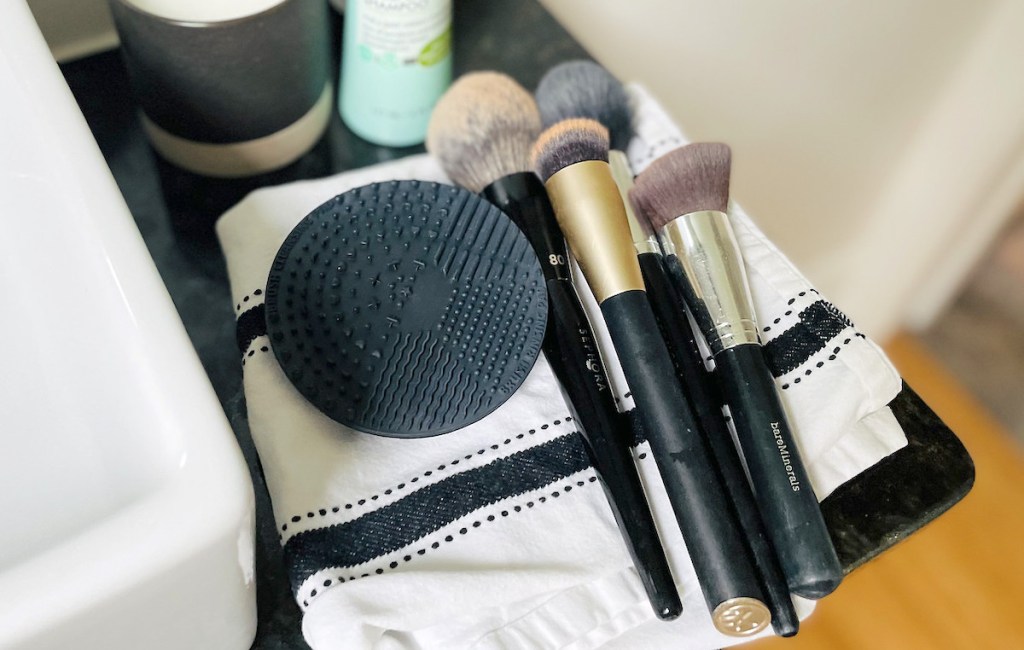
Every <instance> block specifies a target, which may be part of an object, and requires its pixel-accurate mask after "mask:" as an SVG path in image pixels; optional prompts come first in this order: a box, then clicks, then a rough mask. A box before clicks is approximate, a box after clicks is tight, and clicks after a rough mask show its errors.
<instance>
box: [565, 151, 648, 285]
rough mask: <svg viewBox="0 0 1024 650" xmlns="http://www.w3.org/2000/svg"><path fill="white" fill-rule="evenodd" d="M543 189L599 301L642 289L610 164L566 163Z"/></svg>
mask: <svg viewBox="0 0 1024 650" xmlns="http://www.w3.org/2000/svg"><path fill="white" fill-rule="evenodd" d="M545 186H546V187H547V190H548V196H549V197H551V205H552V206H553V207H554V208H555V214H556V215H557V217H558V225H559V226H561V228H562V232H563V233H565V238H566V239H568V240H569V244H570V246H572V249H573V253H574V254H575V255H576V259H577V261H579V263H580V268H581V269H582V270H583V275H584V276H585V277H586V278H587V283H588V284H589V285H590V289H591V291H593V292H594V297H595V298H597V301H598V302H599V303H601V302H604V301H605V300H606V299H608V298H610V297H612V296H615V295H618V294H620V293H623V292H624V291H633V290H637V289H639V290H641V291H642V290H643V288H644V279H643V276H642V275H641V274H640V265H639V263H637V261H636V251H634V249H633V246H632V241H633V240H632V238H631V237H630V233H629V226H628V225H627V223H626V218H625V214H624V212H623V203H622V197H621V196H619V189H618V187H616V185H615V181H614V180H613V179H612V176H611V173H610V171H609V168H608V163H606V162H604V161H602V160H588V161H584V162H580V163H576V164H575V165H569V166H568V167H565V168H564V169H561V170H559V171H558V172H556V173H554V174H553V175H552V176H551V178H549V179H548V181H547V183H545Z"/></svg>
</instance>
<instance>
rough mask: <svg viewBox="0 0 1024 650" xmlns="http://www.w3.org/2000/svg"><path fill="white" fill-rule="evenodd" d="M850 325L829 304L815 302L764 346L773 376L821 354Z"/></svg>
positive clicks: (850, 324)
mask: <svg viewBox="0 0 1024 650" xmlns="http://www.w3.org/2000/svg"><path fill="white" fill-rule="evenodd" d="M852 326H853V323H852V322H850V319H849V318H847V317H846V316H845V315H844V314H843V313H842V312H841V311H839V310H838V309H836V308H835V306H833V305H832V304H831V303H828V302H825V301H824V300H818V301H816V302H813V303H811V304H810V305H808V306H807V307H806V308H805V309H803V310H802V311H801V312H800V320H799V322H797V323H796V324H795V325H793V326H792V327H790V328H789V329H787V330H786V331H785V332H783V333H782V334H780V335H778V336H777V337H775V338H774V339H772V340H771V341H768V342H767V343H765V344H764V357H765V360H766V361H767V362H768V367H769V368H770V369H771V371H772V374H773V375H774V376H776V377H781V376H782V375H784V374H786V373H787V372H791V371H793V370H796V369H797V368H798V367H799V366H800V365H801V364H802V363H804V362H805V361H807V360H808V359H810V358H811V357H812V356H814V355H815V354H817V353H818V352H820V351H821V350H822V349H824V347H825V346H826V345H827V344H828V342H829V341H830V340H832V339H833V338H835V337H836V336H837V335H838V334H839V333H840V332H842V331H843V330H844V329H846V328H847V327H852Z"/></svg>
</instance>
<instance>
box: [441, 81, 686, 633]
mask: <svg viewBox="0 0 1024 650" xmlns="http://www.w3.org/2000/svg"><path fill="white" fill-rule="evenodd" d="M540 130H541V122H540V113H539V112H538V111H537V105H536V103H535V102H534V99H533V97H532V96H531V95H530V94H529V93H528V92H527V91H526V90H525V89H524V88H522V87H521V86H520V85H519V84H518V83H516V82H515V81H514V80H513V79H511V78H510V77H508V76H506V75H503V74H499V73H494V72H478V73H472V74H468V75H465V76H463V77H461V78H460V79H458V80H457V81H456V82H455V83H454V84H453V85H452V86H451V88H449V89H448V91H447V92H446V93H445V95H444V96H442V98H441V99H440V101H439V102H438V103H437V105H436V107H435V108H434V112H433V114H432V115H431V120H430V125H429V128H428V130H427V150H428V151H430V153H431V154H433V155H434V156H435V157H436V158H437V159H438V161H440V163H441V166H442V168H443V169H444V170H445V173H447V174H448V176H449V177H450V178H451V179H452V180H453V181H454V182H455V183H456V184H459V185H462V186H463V187H466V188H467V189H470V190H473V191H475V192H479V193H481V194H482V195H483V197H484V198H486V199H488V200H489V201H491V202H492V203H494V204H495V205H497V206H498V207H499V208H501V209H502V210H503V211H504V212H505V213H506V214H507V215H508V216H509V217H510V218H511V219H512V220H513V221H514V222H515V223H516V225H518V226H519V228H520V229H521V230H522V231H523V232H524V233H526V236H527V239H529V240H530V243H531V245H532V246H533V248H534V251H535V252H536V253H537V256H538V258H539V259H540V261H541V267H542V268H543V270H544V277H545V281H546V286H547V290H548V307H549V318H548V329H547V332H546V336H545V339H544V343H543V350H544V354H545V356H546V357H547V359H548V362H549V363H550V364H551V367H552V370H553V371H554V373H555V376H556V377H557V378H558V381H559V383H560V385H561V388H562V391H563V393H564V395H565V397H566V402H567V403H568V404H569V407H570V409H571V411H572V414H573V417H574V418H575V420H576V424H577V426H578V427H579V429H580V433H581V435H582V436H583V439H584V441H585V442H586V445H587V449H588V452H589V454H590V458H591V460H592V461H593V463H594V467H595V468H596V470H597V472H598V475H599V476H600V477H601V482H602V485H603V486H604V489H605V495H606V496H607V498H608V503H609V505H610V506H611V509H612V513H613V514H614V516H615V520H616V522H617V523H618V526H619V530H620V531H621V533H622V536H623V539H624V541H625V542H626V546H627V548H628V550H629V552H630V555H631V557H632V558H633V564H634V566H635V567H636V569H637V572H638V573H639V575H640V580H641V582H642V583H643V586H644V589H645V591H646V592H647V595H648V599H649V600H650V602H651V606H652V607H653V608H654V611H655V613H656V614H657V616H658V617H659V618H661V619H663V620H671V619H673V618H676V617H677V616H678V615H679V614H680V613H681V612H682V607H683V606H682V602H681V601H680V598H679V593H678V591H677V590H676V587H675V582H674V581H673V579H672V573H671V570H670V569H669V565H668V560H667V558H666V557H665V551H664V549H663V548H662V546H661V541H660V539H659V537H658V530H657V527H656V525H655V523H654V518H653V516H652V514H651V511H650V507H649V506H648V504H647V500H646V496H645V495H644V491H643V485H642V483H641V482H640V476H639V474H638V473H637V469H636V465H635V464H634V462H633V457H632V455H631V453H630V443H631V441H632V438H633V436H632V432H631V430H630V429H629V426H628V423H627V421H626V418H625V417H624V416H623V415H621V414H620V413H619V412H618V411H617V409H616V407H615V400H614V398H613V396H612V393H611V389H610V387H609V384H608V379H607V376H606V374H605V370H604V367H603V365H602V364H601V359H600V357H599V356H598V352H597V347H596V342H595V341H596V339H595V337H594V335H593V333H592V332H591V329H590V324H589V322H588V321H587V317H586V313H585V312H584V310H583V306H582V305H581V304H580V302H579V298H578V297H577V295H576V291H575V289H574V288H573V285H572V278H571V274H570V270H569V266H568V261H567V260H568V252H567V251H566V247H565V238H564V237H563V236H562V232H561V231H560V230H559V229H558V224H557V222H556V221H555V216H554V213H553V211H552V209H551V203H550V202H549V201H548V197H547V192H546V191H545V190H544V186H543V184H541V182H540V180H538V179H537V176H536V175H535V174H534V173H533V171H532V170H531V169H530V157H529V156H530V148H531V147H532V145H533V141H534V140H535V139H536V137H537V135H538V134H539V133H540Z"/></svg>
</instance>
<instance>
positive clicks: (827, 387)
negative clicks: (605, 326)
mask: <svg viewBox="0 0 1024 650" xmlns="http://www.w3.org/2000/svg"><path fill="white" fill-rule="evenodd" d="M630 90H631V92H633V93H634V97H636V98H637V100H638V102H639V106H638V111H639V112H638V114H639V115H640V116H641V119H640V121H639V123H638V129H639V135H638V137H637V139H636V141H635V142H634V144H633V146H632V147H631V148H630V152H629V153H630V155H631V156H632V158H633V161H634V164H636V165H637V168H638V169H639V168H642V167H643V166H644V163H645V160H644V159H645V158H651V159H653V157H656V155H657V154H658V152H659V151H661V150H664V149H665V148H666V147H667V148H671V147H672V146H676V145H678V144H681V143H682V140H681V138H680V136H679V135H678V132H677V131H676V130H675V129H674V127H673V126H672V125H671V122H670V121H668V119H667V118H666V117H665V115H664V113H663V112H662V111H661V110H660V108H659V107H657V105H656V104H654V103H653V101H652V100H651V99H650V98H649V97H647V95H646V94H645V93H644V92H643V90H642V89H640V88H636V87H633V88H631V89H630ZM648 162H649V161H648ZM413 178H418V179H422V180H436V181H444V180H445V178H444V175H443V174H442V172H441V171H440V169H439V167H438V166H437V164H436V163H435V162H434V161H433V160H432V159H431V158H429V157H428V156H413V157H410V158H405V159H402V160H399V161H395V162H391V163H386V164H382V165H377V166H374V167H369V168H365V169H361V170H356V171H353V172H348V173H344V174H340V175H338V176H335V177H331V178H325V179H320V180H315V181H304V182H298V183H293V184H290V185H285V186H281V187H276V188H268V189H261V190H257V191H256V192H253V193H252V194H250V195H249V196H248V197H246V198H245V199H244V200H243V201H242V202H241V203H239V204H238V205H237V206H235V207H234V208H232V209H231V210H230V211H229V212H227V213H226V214H225V215H224V216H223V217H222V218H221V219H220V221H219V222H218V224H217V232H218V235H219V237H220V241H221V245H222V249H223V251H224V254H225V257H226V259H227V264H228V272H229V276H230V281H231V287H232V295H233V296H234V297H235V304H236V315H237V318H238V343H239V347H240V349H241V351H242V363H243V366H244V390H245V396H246V402H247V408H248V417H249V425H250V429H251V431H252V435H253V439H254V441H255V443H256V446H257V449H258V451H259V455H260V461H261V464H262V467H263V471H264V474H265V476H266V480H267V484H268V487H269V490H270V493H271V498H272V500H273V505H274V513H275V518H276V520H277V524H278V529H279V531H280V534H281V542H282V544H283V545H284V554H285V558H286V562H287V565H288V566H287V570H288V572H289V576H290V578H291V583H292V588H293V590H294V593H295V598H296V601H297V603H298V604H299V606H300V608H302V610H303V634H304V636H305V638H306V640H307V642H308V643H309V644H310V645H311V646H312V647H313V648H315V649H316V650H327V649H333V648H343V649H346V650H348V649H352V648H369V647H374V648H445V649H452V648H468V647H474V648H579V649H584V648H596V647H599V646H602V645H605V644H609V643H610V644H612V645H614V644H617V643H621V644H623V645H621V647H630V646H632V647H636V645H637V643H642V644H643V645H644V647H659V646H661V645H664V646H665V647H672V648H714V647H723V646H726V645H731V644H734V643H736V642H737V639H733V638H728V637H724V636H722V635H720V634H719V633H718V632H716V631H715V630H714V628H713V626H712V624H711V619H710V616H709V615H708V613H707V611H706V608H705V605H704V601H703V598H702V596H701V594H700V591H699V587H698V585H697V583H696V578H695V576H694V575H693V569H692V567H691V566H690V562H689V559H688V557H687V555H686V551H685V546H684V544H683V540H682V537H681V535H680V533H679V529H678V527H677V526H676V525H675V522H674V519H673V516H672V512H671V508H670V507H669V506H668V503H667V501H666V499H665V497H664V493H663V490H662V489H661V484H660V478H659V476H658V473H657V470H656V467H655V465H654V461H653V459H652V458H651V456H650V451H649V449H648V447H647V444H646V443H643V444H641V445H639V446H638V447H637V448H636V449H635V454H636V458H637V462H638V466H639V468H640V471H641V474H642V476H643V479H644V481H645V485H646V486H647V488H648V490H649V493H650V498H651V502H652V508H653V510H654V514H655V517H656V519H657V521H658V523H659V528H660V529H661V531H662V532H663V537H664V542H665V545H666V551H667V553H668V555H669V561H670V563H671V564H672V567H673V571H674V572H675V575H676V578H677V581H678V584H679V587H680V591H681V594H682V595H683V600H684V607H685V612H684V614H683V615H682V616H681V617H680V618H679V619H677V620H676V621H673V622H672V623H663V622H660V621H656V620H655V619H654V615H653V612H652V611H651V608H650V606H649V604H648V603H647V601H646V597H645V594H644V592H643V589H642V587H641V586H640V582H639V579H638V577H637V575H636V572H635V570H634V569H633V567H632V565H631V563H630V560H629V557H628V555H627V553H626V550H625V547H624V544H623V542H622V540H621V538H620V536H619V532H618V530H617V528H616V526H615V523H614V521H613V519H612V516H611V511H610V509H609V507H608V505H607V503H606V501H605V496H604V493H603V491H602V490H601V489H600V487H599V485H598V484H597V483H596V477H595V474H594V470H593V468H592V467H591V466H590V463H589V461H588V459H587V456H586V453H585V451H584V448H583V445H582V443H581V441H580V440H579V437H578V434H576V432H575V422H574V421H573V419H572V418H571V417H570V415H569V412H568V409H567V407H566V406H565V404H564V402H563V401H562V399H561V397H560V396H559V391H558V388H557V386H556V383H555V380H554V377H553V376H552V374H551V371H550V368H549V367H548V365H547V363H546V361H545V360H544V359H543V357H542V358H541V359H540V360H538V362H537V364H536V365H535V367H534V368H533V370H532V372H531V373H530V375H529V377H528V378H527V379H526V381H525V382H524V383H523V385H522V386H521V387H520V389H519V390H518V391H517V392H516V393H515V394H514V395H513V396H512V397H511V398H510V399H509V400H508V401H507V402H506V403H505V404H504V405H502V406H501V407H500V408H499V409H498V410H496V411H495V412H493V413H491V414H490V415H488V416H487V417H486V418H484V419H482V420H480V421H479V422H476V423H474V424H473V425H471V426H468V427H465V428H464V429H460V430H458V431H454V432H452V433H449V434H446V435H444V436H440V437H437V438H429V439H419V440H399V439H390V438H383V437H378V436H373V435H368V434H363V433H359V432H356V431H353V430H351V429H348V428H346V427H344V426H343V425H340V424H338V423H336V422H334V421H332V420H330V419H328V418H326V417H325V416H323V415H322V414H321V413H320V412H319V411H317V410H316V409H315V408H313V407H312V406H311V405H310V404H308V403H307V402H306V401H305V400H304V399H303V398H302V396H301V395H300V394H299V393H298V392H297V391H296V390H295V389H294V388H293V387H292V385H291V384H290V383H289V381H288V379H287V378H286V377H285V376H284V374H283V373H282V372H281V369H280V367H279V366H278V364H277V362H276V360H275V358H274V356H273V353H272V352H271V351H270V341H269V340H268V338H267V336H266V328H265V324H264V321H263V293H264V287H265V283H266V278H267V274H268V272H269V269H270V265H271V262H272V260H273V258H274V255H275V254H276V252H277V249H278V247H279V246H280V244H281V243H282V242H283V241H284V239H285V237H286V236H287V235H288V233H289V232H290V230H291V229H292V227H293V226H294V225H295V224H296V223H298V221H299V220H301V219H302V217H304V216H305V215H306V214H307V213H308V212H309V211H311V210H312V209H313V208H315V207H317V206H318V205H319V204H321V203H322V202H324V201H326V200H327V199H329V198H331V197H333V196H335V195H337V194H340V193H342V192H344V191H346V190H349V189H352V188H354V187H358V186H360V185H364V184H367V183H370V182H374V181H384V180H390V179H413ZM731 213H732V217H733V223H734V225H735V227H736V229H737V232H738V234H739V236H740V245H741V248H742V250H743V254H744V256H745V259H746V262H747V265H748V269H749V271H750V274H751V287H752V290H753V292H754V299H755V302H756V309H757V313H758V317H759V319H760V321H761V322H762V323H764V324H765V325H766V327H765V332H764V338H765V340H766V341H767V345H766V351H767V352H768V357H769V359H770V360H771V362H772V368H773V371H774V372H775V374H776V376H777V378H778V382H779V386H780V388H781V394H782V396H783V398H784V401H785V405H786V407H787V409H788V411H789V413H790V415H791V416H792V420H793V427H794V433H795V435H796V437H797V439H798V441H799V444H800V446H801V450H802V451H803V453H804V457H805V458H806V459H807V461H808V469H809V471H810V476H811V479H812V482H813V483H814V487H815V489H816V492H817V494H818V496H819V498H824V496H825V495H826V494H828V493H829V492H830V491H831V490H832V489H834V488H835V487H836V486H837V485H839V484H840V483H842V482H844V481H846V480H848V479H849V478H851V477H853V476H855V475H856V474H858V473H860V472H861V471H863V470H864V469H866V468H867V467H869V466H871V465H872V464H874V463H875V462H877V461H878V460H880V459H881V458H883V457H885V456H886V455H888V454H890V453H892V452H893V451H895V450H896V449H898V448H900V447H902V446H903V445H904V444H906V439H905V437H904V436H903V433H902V431H901V430H900V428H899V425H898V424H897V423H896V421H895V419H894V418H893V416H892V414H891V413H890V412H889V410H888V409H887V408H886V404H887V403H888V402H889V401H890V400H891V399H892V398H893V397H895V395H896V394H897V393H898V392H899V390H900V382H899V377H898V375H897V374H896V372H895V371H894V370H893V368H892V366H891V365H890V364H889V363H888V361H887V360H886V359H885V357H884V355H883V354H882V353H881V351H880V350H879V349H878V348H877V347H876V346H875V345H874V344H873V343H872V342H871V341H869V340H868V339H866V338H865V337H863V336H862V335H860V334H859V333H857V331H856V330H855V329H854V328H853V326H852V325H851V324H850V322H849V321H848V320H847V319H846V318H845V317H844V316H843V315H842V314H841V313H840V312H838V311H837V310H836V309H835V308H834V307H832V306H831V305H830V304H829V303H827V302H826V301H825V300H824V299H823V298H822V297H821V296H820V295H819V294H818V293H817V292H816V291H814V289H813V288H811V287H810V286H809V284H808V283H807V281H806V280H805V279H804V278H803V277H802V276H801V275H800V274H799V272H797V271H796V270H795V269H794V268H793V266H792V265H791V264H790V263H789V262H788V261H787V260H786V259H785V258H784V257H783V256H782V255H781V254H780V253H779V252H778V251H777V250H776V249H775V247H774V246H772V244H771V243H770V242H768V241H767V240H766V239H765V238H764V236H763V235H762V234H761V233H760V231H758V230H757V228H756V227H755V226H754V225H753V224H752V223H751V222H750V220H749V219H748V218H747V217H746V215H744V214H743V213H742V211H740V210H739V209H738V208H735V206H734V209H733V210H732V211H731ZM595 325H597V326H598V329H599V330H600V329H602V327H601V324H600V323H595ZM610 372H611V374H612V375H613V376H619V379H618V380H617V382H616V384H617V390H618V392H619V394H620V395H621V397H622V400H623V402H622V403H623V405H624V406H625V407H626V408H629V403H630V400H629V395H628V388H627V387H625V386H624V384H623V382H622V381H621V376H620V375H621V372H620V371H619V370H618V369H617V368H611V369H610ZM798 604H799V611H800V612H801V613H802V614H804V615H806V613H807V612H808V611H809V610H810V604H809V603H806V602H804V601H800V602H799V603H798ZM634 640H635V642H634Z"/></svg>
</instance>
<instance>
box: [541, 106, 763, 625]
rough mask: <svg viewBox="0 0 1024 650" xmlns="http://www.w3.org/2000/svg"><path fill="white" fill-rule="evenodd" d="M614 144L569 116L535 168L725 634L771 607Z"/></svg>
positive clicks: (546, 138)
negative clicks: (660, 302)
mask: <svg viewBox="0 0 1024 650" xmlns="http://www.w3.org/2000/svg"><path fill="white" fill-rule="evenodd" d="M608 151H609V140H608V130H607V129H606V128H605V127H603V126H602V125H601V124H599V123H598V122H596V121H594V120H591V119H568V120H563V121H561V122H558V123H557V124H555V125H553V126H551V127H549V128H548V129H547V130H546V131H544V133H542V134H541V136H540V137H539V138H538V139H537V143H536V144H535V145H534V150H533V161H534V168H535V169H536V171H537V174H538V176H540V178H541V179H542V180H543V181H544V183H545V187H546V188H547V190H548V195H549V196H550V197H551V201H552V204H553V206H554V209H555V215H556V217H557V219H558V223H559V225H560V226H561V228H562V231H563V232H564V233H565V235H566V237H567V238H568V240H569V245H570V246H571V248H572V252H573V254H574V255H575V257H576V259H577V261H578V262H579V265H580V268H581V269H582V271H583V274H584V276H585V277H586V280H587V284H588V285H590V288H591V290H592V291H593V293H594V296H595V298H596V299H597V302H598V304H599V305H600V308H601V313H602V315H603V316H604V319H605V323H606V324H607V326H608V331H609V334H610V335H611V338H612V343H613V345H614V347H615V351H616V353H617V355H618V358H619V361H620V363H621V364H622V370H623V374H624V375H625V378H626V382H627V383H628V384H629V387H630V390H631V391H632V393H633V399H634V401H635V403H636V409H637V418H638V419H639V421H640V425H641V427H642V428H643V430H644V431H645V432H646V434H647V438H648V440H649V441H650V444H651V449H652V451H653V455H654V458H655V460H656V462H657V464H658V470H659V472H660V473H661V476H662V478H663V480H664V484H665V491H666V494H667V496H668V500H669V503H670V504H671V506H672V509H673V512H674V514H675V517H676V520H677V522H678V524H679V526H680V529H681V530H682V533H683V538H684V540H685V541H686V547H687V550H688V552H689V554H690V559H691V560H692V561H693V565H694V568H695V570H696V573H697V578H698V581H699V583H700V585H701V590H702V592H703V595H704V598H705V601H706V603H707V605H708V609H709V610H710V612H711V614H712V619H713V621H714V623H715V625H716V627H717V628H718V629H719V630H720V631H722V632H723V633H726V634H730V635H736V636H742V635H746V634H753V633H755V632H757V631H760V630H761V629H763V628H764V627H765V626H766V625H767V624H768V622H769V619H770V614H769V611H768V609H767V607H766V606H765V605H764V595H763V592H762V588H761V586H760V581H759V579H758V576H757V573H756V572H755V570H754V567H753V563H752V561H751V559H750V555H749V551H748V549H747V547H746V544H745V542H744V540H743V532H742V529H741V528H740V525H739V523H738V521H737V519H736V515H735V513H734V511H733V508H732V505H731V503H730V502H729V499H728V497H727V496H726V495H725V493H724V491H723V490H722V486H721V482H720V480H719V476H718V470H717V468H716V466H715V463H714V460H713V457H712V454H711V451H710V449H709V448H708V445H707V442H706V440H705V439H704V437H703V436H702V435H701V434H700V430H699V428H698V425H697V422H696V420H695V418H694V415H693V413H692V411H691V409H690V407H689V405H688V403H687V401H686V398H685V397H684V395H683V391H682V389H681V388H680V386H679V383H678V381H677V379H676V376H675V372H674V369H673V367H672V363H671V360H670V358H669V352H668V349H667V348H666V347H665V343H664V341H663V340H662V338H661V335H660V334H659V331H658V325H657V322H656V320H655V317H654V314H653V312H652V310H651V306H650V303H649V301H648V296H647V293H646V292H645V288H644V281H643V277H642V274H641V270H640V265H639V262H638V261H637V256H636V252H635V250H634V248H633V246H632V243H631V239H630V235H629V226H628V224H627V220H626V214H625V208H624V205H623V202H622V197H621V195H620V194H619V190H618V188H617V187H616V185H615V181H614V180H613V177H612V171H611V168H610V167H609V164H608Z"/></svg>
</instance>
